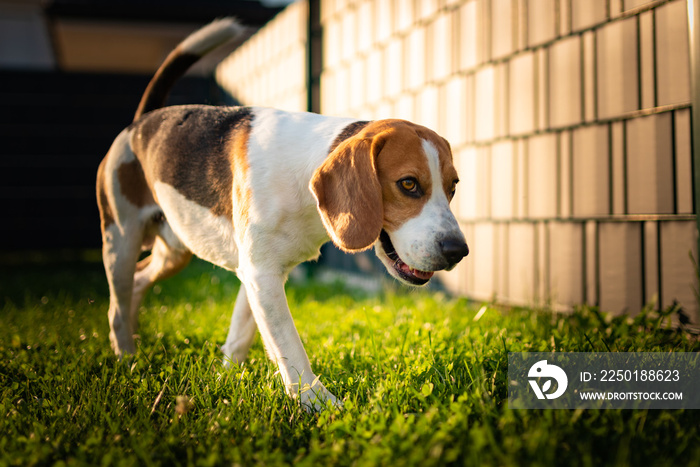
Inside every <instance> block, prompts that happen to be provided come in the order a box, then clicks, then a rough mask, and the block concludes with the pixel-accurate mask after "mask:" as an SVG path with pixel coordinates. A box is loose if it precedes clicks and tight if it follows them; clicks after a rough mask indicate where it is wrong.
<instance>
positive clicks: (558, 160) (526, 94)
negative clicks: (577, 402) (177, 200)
mask: <svg viewBox="0 0 700 467" xmlns="http://www.w3.org/2000/svg"><path fill="white" fill-rule="evenodd" d="M305 8H306V3H305V2H303V3H297V4H294V5H292V6H291V7H290V9H289V10H287V12H291V13H289V15H290V16H291V15H297V16H295V18H297V17H298V16H301V12H302V10H304V11H305ZM287 12H285V14H287ZM282 21H284V19H282V18H280V19H279V21H277V20H276V22H275V23H272V24H270V25H269V26H268V28H266V30H265V31H264V32H263V33H262V34H263V35H264V37H277V38H280V37H285V38H286V37H290V38H294V39H293V40H292V39H284V40H282V39H278V40H279V41H280V42H279V43H276V42H274V41H271V40H268V44H267V48H264V49H265V51H264V52H263V48H260V47H259V46H258V47H257V48H256V49H254V50H257V51H258V52H257V54H254V55H255V58H256V60H252V62H253V64H252V65H249V66H245V67H244V68H245V70H244V71H242V72H241V73H243V75H240V74H239V75H237V76H243V77H244V80H245V79H248V82H250V81H253V83H250V84H246V85H245V86H243V87H241V88H236V89H239V93H240V95H241V96H243V95H244V94H245V93H248V92H250V93H253V92H256V93H257V94H255V95H254V94H245V96H246V97H248V96H250V97H251V98H252V99H250V100H249V99H244V101H245V102H246V103H255V104H264V105H274V106H278V107H280V106H282V107H283V106H285V105H287V107H288V108H296V109H301V108H303V107H302V106H298V107H294V106H290V105H288V100H287V99H288V97H285V96H286V94H284V93H283V91H282V89H283V88H285V86H288V87H290V88H291V87H292V86H291V83H287V80H290V82H294V83H302V82H301V81H300V80H297V79H296V78H295V77H296V76H297V74H296V73H297V71H296V70H297V66H302V65H298V64H291V63H287V64H285V65H284V66H285V67H286V68H285V69H281V67H282V61H281V60H274V59H273V60H272V61H271V62H267V61H266V60H263V58H264V57H275V56H277V55H275V54H277V53H282V54H284V52H283V51H282V49H283V47H290V49H291V50H293V52H290V55H285V56H286V57H288V58H289V59H290V60H291V57H292V56H294V57H298V60H300V61H301V60H302V59H303V58H304V57H303V56H302V54H301V53H300V52H298V50H297V49H294V48H293V47H292V45H291V44H297V42H303V38H302V37H299V35H298V34H297V33H293V32H291V28H292V27H296V28H301V27H300V26H299V22H300V21H301V20H300V19H295V21H296V22H294V25H293V26H292V23H293V21H289V25H288V26H286V27H287V28H290V29H282V28H281V24H282ZM321 25H322V27H323V57H322V59H323V68H322V70H323V71H322V74H321V111H322V113H324V114H328V115H345V116H356V117H358V118H363V119H377V118H385V117H398V118H405V119H409V120H412V121H415V122H417V123H421V124H423V125H426V126H428V127H430V128H433V129H435V130H436V131H437V132H439V133H440V134H442V135H443V136H445V137H446V138H447V139H448V140H449V141H450V142H451V144H452V148H453V152H454V157H455V162H456V165H457V166H458V170H459V172H460V178H461V182H460V184H459V187H458V196H457V198H456V199H455V201H454V209H455V211H456V213H457V215H458V217H459V219H460V221H461V222H462V225H463V228H464V231H465V233H466V235H467V238H468V242H469V243H470V247H471V251H472V253H471V254H470V256H469V257H468V258H467V259H466V260H465V261H463V262H462V263H461V264H460V266H459V267H458V268H457V269H456V270H455V271H453V272H451V273H449V274H443V275H442V279H443V280H444V281H445V283H446V284H447V285H448V286H449V287H450V288H451V289H453V290H455V291H457V292H459V293H462V294H465V295H468V296H470V297H474V298H477V299H486V300H490V299H492V298H496V299H498V300H501V301H506V302H509V303H515V304H525V305H534V304H548V305H551V306H553V307H555V308H570V307H572V306H574V305H576V304H581V303H589V304H597V305H600V306H601V307H602V308H603V309H605V310H609V311H613V312H624V311H628V312H631V313H635V312H638V310H639V309H640V308H641V307H642V306H643V305H644V304H645V303H648V302H652V301H655V300H656V301H657V302H658V303H660V304H661V306H663V307H666V306H668V305H670V304H671V303H672V302H673V301H674V300H677V301H679V302H681V303H682V304H683V306H684V307H685V308H686V310H687V311H688V312H689V313H690V314H691V315H692V316H694V317H695V319H696V320H697V318H698V306H697V303H696V300H695V297H694V293H693V287H694V286H697V281H696V276H695V273H694V269H693V265H692V262H691V260H690V257H689V255H690V254H691V253H692V254H693V255H695V256H697V252H696V251H695V249H696V243H695V236H696V227H695V217H694V212H695V208H694V206H693V182H692V158H691V139H690V138H691V136H690V83H689V81H690V79H689V55H688V53H689V52H688V30H687V11H686V1H685V0H673V1H668V0H657V1H642V0H636V1H633V0H354V1H353V0H322V1H321ZM278 26H279V27H280V29H276V28H278ZM295 31H298V33H299V34H302V36H303V33H304V31H303V29H298V30H295ZM297 39H298V41H297ZM253 41H256V42H254V43H260V42H261V41H262V39H256V38H254V39H253ZM250 47H251V49H253V45H251V46H250ZM240 53H241V55H243V54H245V53H249V52H246V51H245V50H242V51H241V52H240ZM295 60H297V58H295ZM249 62H251V60H250V59H249V60H248V62H245V61H242V62H239V63H243V64H245V63H249ZM302 63H303V61H302ZM229 69H230V68H229ZM224 70H226V68H224ZM271 75H274V76H275V78H274V79H273V78H272V77H271ZM246 76H247V77H248V78H245V77H246ZM267 76H270V77H267ZM255 77H258V78H255ZM266 77H267V78H266ZM275 80H284V84H279V81H276V83H277V84H274V85H271V84H264V83H267V82H269V83H272V82H273V81H275ZM240 82H241V83H243V81H240ZM256 86H258V87H256ZM295 86H296V84H295ZM261 88H262V89H261ZM253 89H258V91H252V90H253ZM263 89H264V90H263ZM295 89H296V88H295ZM275 93H279V94H280V95H281V97H280V98H279V101H276V100H275V99H276V98H275ZM258 96H260V97H258ZM253 97H254V98H253Z"/></svg>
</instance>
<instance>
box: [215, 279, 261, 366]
mask: <svg viewBox="0 0 700 467" xmlns="http://www.w3.org/2000/svg"><path fill="white" fill-rule="evenodd" d="M257 329H258V327H257V325H256V324H255V319H254V318H253V313H252V311H251V309H250V303H248V296H247V295H246V291H245V287H244V286H243V285H242V284H241V289H240V290H239V291H238V297H236V305H235V306H234V307H233V316H232V317H231V326H230V327H229V331H228V337H227V338H226V343H225V344H224V345H223V346H221V351H222V352H223V353H224V365H226V366H230V365H232V364H236V363H238V364H240V363H243V362H244V361H245V359H246V357H247V356H248V350H250V346H251V344H252V343H253V339H254V338H255V331H256V330H257Z"/></svg>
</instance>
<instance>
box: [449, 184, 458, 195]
mask: <svg viewBox="0 0 700 467" xmlns="http://www.w3.org/2000/svg"><path fill="white" fill-rule="evenodd" d="M457 183H459V180H454V181H453V182H452V186H451V187H450V198H452V197H453V196H454V195H455V192H456V191H457Z"/></svg>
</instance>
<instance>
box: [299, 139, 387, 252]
mask: <svg viewBox="0 0 700 467" xmlns="http://www.w3.org/2000/svg"><path fill="white" fill-rule="evenodd" d="M381 140H382V138H361V137H351V138H349V139H347V140H345V141H343V142H342V143H340V144H339V145H338V147H337V148H336V149H335V150H334V151H333V152H331V153H330V155H329V156H328V158H327V159H326V160H325V161H324V162H323V164H321V166H320V167H319V168H318V169H317V170H316V172H315V173H314V176H313V177H312V179H311V182H310V183H309V188H310V189H311V192H312V193H313V194H314V196H315V197H316V201H317V206H318V211H319V213H320V214H321V219H322V220H323V225H324V226H325V227H326V230H327V231H328V234H329V235H330V237H331V239H332V240H333V243H335V244H336V246H338V248H340V249H341V250H343V251H347V252H356V251H362V250H366V249H367V248H369V247H371V246H372V245H373V244H374V242H376V241H377V239H378V238H379V234H380V233H381V231H382V225H383V218H384V206H383V203H382V189H381V185H380V184H379V178H378V176H377V170H376V155H377V154H378V153H379V151H380V150H381V145H382V144H383V143H382V141H381Z"/></svg>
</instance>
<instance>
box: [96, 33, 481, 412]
mask: <svg viewBox="0 0 700 467" xmlns="http://www.w3.org/2000/svg"><path fill="white" fill-rule="evenodd" d="M242 30H243V29H242V27H241V26H240V25H239V24H238V23H237V22H236V21H235V20H232V19H222V20H218V21H215V22H213V23H211V24H210V25H208V26H206V27H204V28H203V29H201V30H199V31H197V32H195V33H194V34H193V35H191V36H190V37H188V38H187V39H185V40H184V41H183V42H182V43H181V44H180V45H179V46H178V47H177V48H176V49H175V50H174V51H173V52H172V53H171V54H170V55H169V56H168V58H167V59H166V60H165V62H164V63H163V65H161V67H160V69H159V70H158V72H157V73H156V75H155V76H154V78H153V80H152V81H151V83H150V84H149V86H148V88H147V90H146V92H145V94H144V96H143V98H142V101H141V104H140V105H139V108H138V111H137V113H136V117H135V119H134V122H133V123H132V124H131V125H130V126H129V127H127V128H126V129H125V130H124V131H122V132H121V133H120V134H119V136H117V138H116V139H115V141H114V143H113V144H112V147H111V148H110V150H109V152H108V153H107V156H106V157H105V158H104V160H103V161H102V163H101V164H100V167H99V171H98V174H97V200H98V205H99V208H100V216H101V227H102V238H103V259H104V265H105V270H106V273H107V279H108V281H109V290H110V305H109V324H110V329H111V331H110V341H111V344H112V347H113V348H114V351H115V352H116V354H117V355H119V356H122V355H124V354H126V353H133V352H134V351H135V346H134V338H133V335H134V334H135V333H136V324H137V314H138V309H139V304H140V302H141V299H142V297H143V295H144V292H145V291H146V290H147V289H148V288H149V287H150V286H152V285H153V284H154V283H155V282H156V281H158V280H160V279H164V278H167V277H170V276H172V275H173V274H175V273H177V272H178V271H180V270H181V269H182V268H183V267H185V266H186V265H187V263H188V262H189V260H190V258H191V256H192V254H195V255H197V256H199V257H200V258H203V259H205V260H207V261H210V262H212V263H214V264H216V265H218V266H221V267H223V268H225V269H228V270H231V271H234V272H235V273H236V274H237V275H238V277H239V278H240V280H241V282H242V284H243V285H242V287H241V289H240V292H239V293H238V297H237V299H236V304H235V306H234V312H233V318H232V320H231V327H230V330H229V334H228V338H227V339H226V343H225V344H224V345H223V347H222V350H223V353H224V356H225V361H226V362H228V363H229V364H230V363H231V362H233V363H240V362H243V361H244V360H245V358H246V356H247V354H248V349H249V348H250V345H251V343H252V341H253V338H254V337H255V330H256V329H258V330H259V331H260V334H261V336H262V340H263V343H264V345H265V348H266V350H267V353H268V354H269V356H270V358H271V359H272V360H273V361H274V362H276V364H277V365H278V366H279V370H280V375H281V377H282V380H283V382H284V384H285V387H286V390H287V393H288V394H289V395H291V396H292V397H297V396H298V397H300V399H301V401H302V403H304V404H305V405H307V406H310V407H316V408H318V407H321V406H322V405H323V404H324V403H325V402H327V401H331V402H333V403H335V404H339V402H338V401H337V400H336V398H335V397H334V396H333V395H332V394H331V393H330V392H329V391H328V390H327V389H326V388H325V387H324V386H323V384H322V383H321V382H319V381H318V378H317V377H316V375H315V374H314V373H313V372H312V370H311V367H310V365H309V359H308V357H307V355H306V352H305V350H304V347H303V346H302V343H301V340H300V338H299V334H298V333H297V330H296V328H295V326H294V322H293V321H292V316H291V314H290V310H289V307H288V305H287V300H286V297H285V292H284V283H285V281H286V278H287V275H288V273H289V272H290V270H291V269H292V268H293V267H294V266H296V265H297V264H299V263H301V262H303V261H306V260H309V259H313V258H316V257H318V255H319V248H320V246H321V245H322V244H323V243H324V242H326V241H328V239H329V238H330V239H331V240H332V241H333V243H335V244H336V245H337V246H338V247H340V248H341V249H343V250H345V251H348V252H356V251H362V250H366V249H369V248H371V247H373V246H374V249H375V252H376V254H377V256H378V257H379V258H380V259H381V261H382V262H383V263H384V265H385V266H386V268H387V270H388V271H389V273H390V274H391V275H393V276H394V277H396V278H397V279H398V280H399V281H401V282H404V283H407V284H411V285H423V284H425V283H427V282H428V281H429V280H430V278H431V277H432V275H433V272H434V271H438V270H443V269H451V268H452V267H454V266H455V264H456V263H458V262H459V261H460V260H461V259H462V258H463V257H464V256H466V255H467V253H468V249H467V245H466V243H465V239H464V236H463V234H462V232H461V231H460V229H459V226H458V223H457V221H456V220H455V217H454V215H453V214H452V212H451V211H450V206H449V203H450V200H451V199H452V197H453V196H454V190H455V185H456V183H457V181H458V179H457V172H456V171H455V168H454V166H453V163H452V154H451V152H450V146H449V144H448V143H447V141H446V140H444V139H443V138H441V137H440V136H438V135H437V134H436V133H434V132H433V131H431V130H429V129H427V128H424V127H422V126H418V125H415V124H413V123H410V122H407V121H402V120H378V121H372V122H363V121H357V120H354V119H349V118H336V117H325V116H321V115H317V114H312V113H301V112H285V111H281V110H275V109H271V108H260V107H212V106H203V105H185V106H174V107H165V108H161V107H162V106H163V105H164V101H165V98H166V96H167V94H168V92H169V90H170V87H171V86H172V84H173V83H174V82H175V80H176V79H177V78H178V77H179V76H181V75H182V74H183V73H184V71H185V70H186V69H187V67H188V66H189V65H191V64H192V63H194V62H195V61H196V60H197V59H198V58H199V57H201V56H203V55H204V54H206V53H207V52H208V51H210V50H212V49H213V48H215V47H216V46H218V45H221V44H223V43H224V42H227V41H228V40H230V39H233V38H235V37H237V36H239V35H240V34H241V32H242ZM143 250H151V254H150V256H148V257H146V258H145V259H143V260H141V261H138V258H139V255H140V253H141V251H143Z"/></svg>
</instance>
